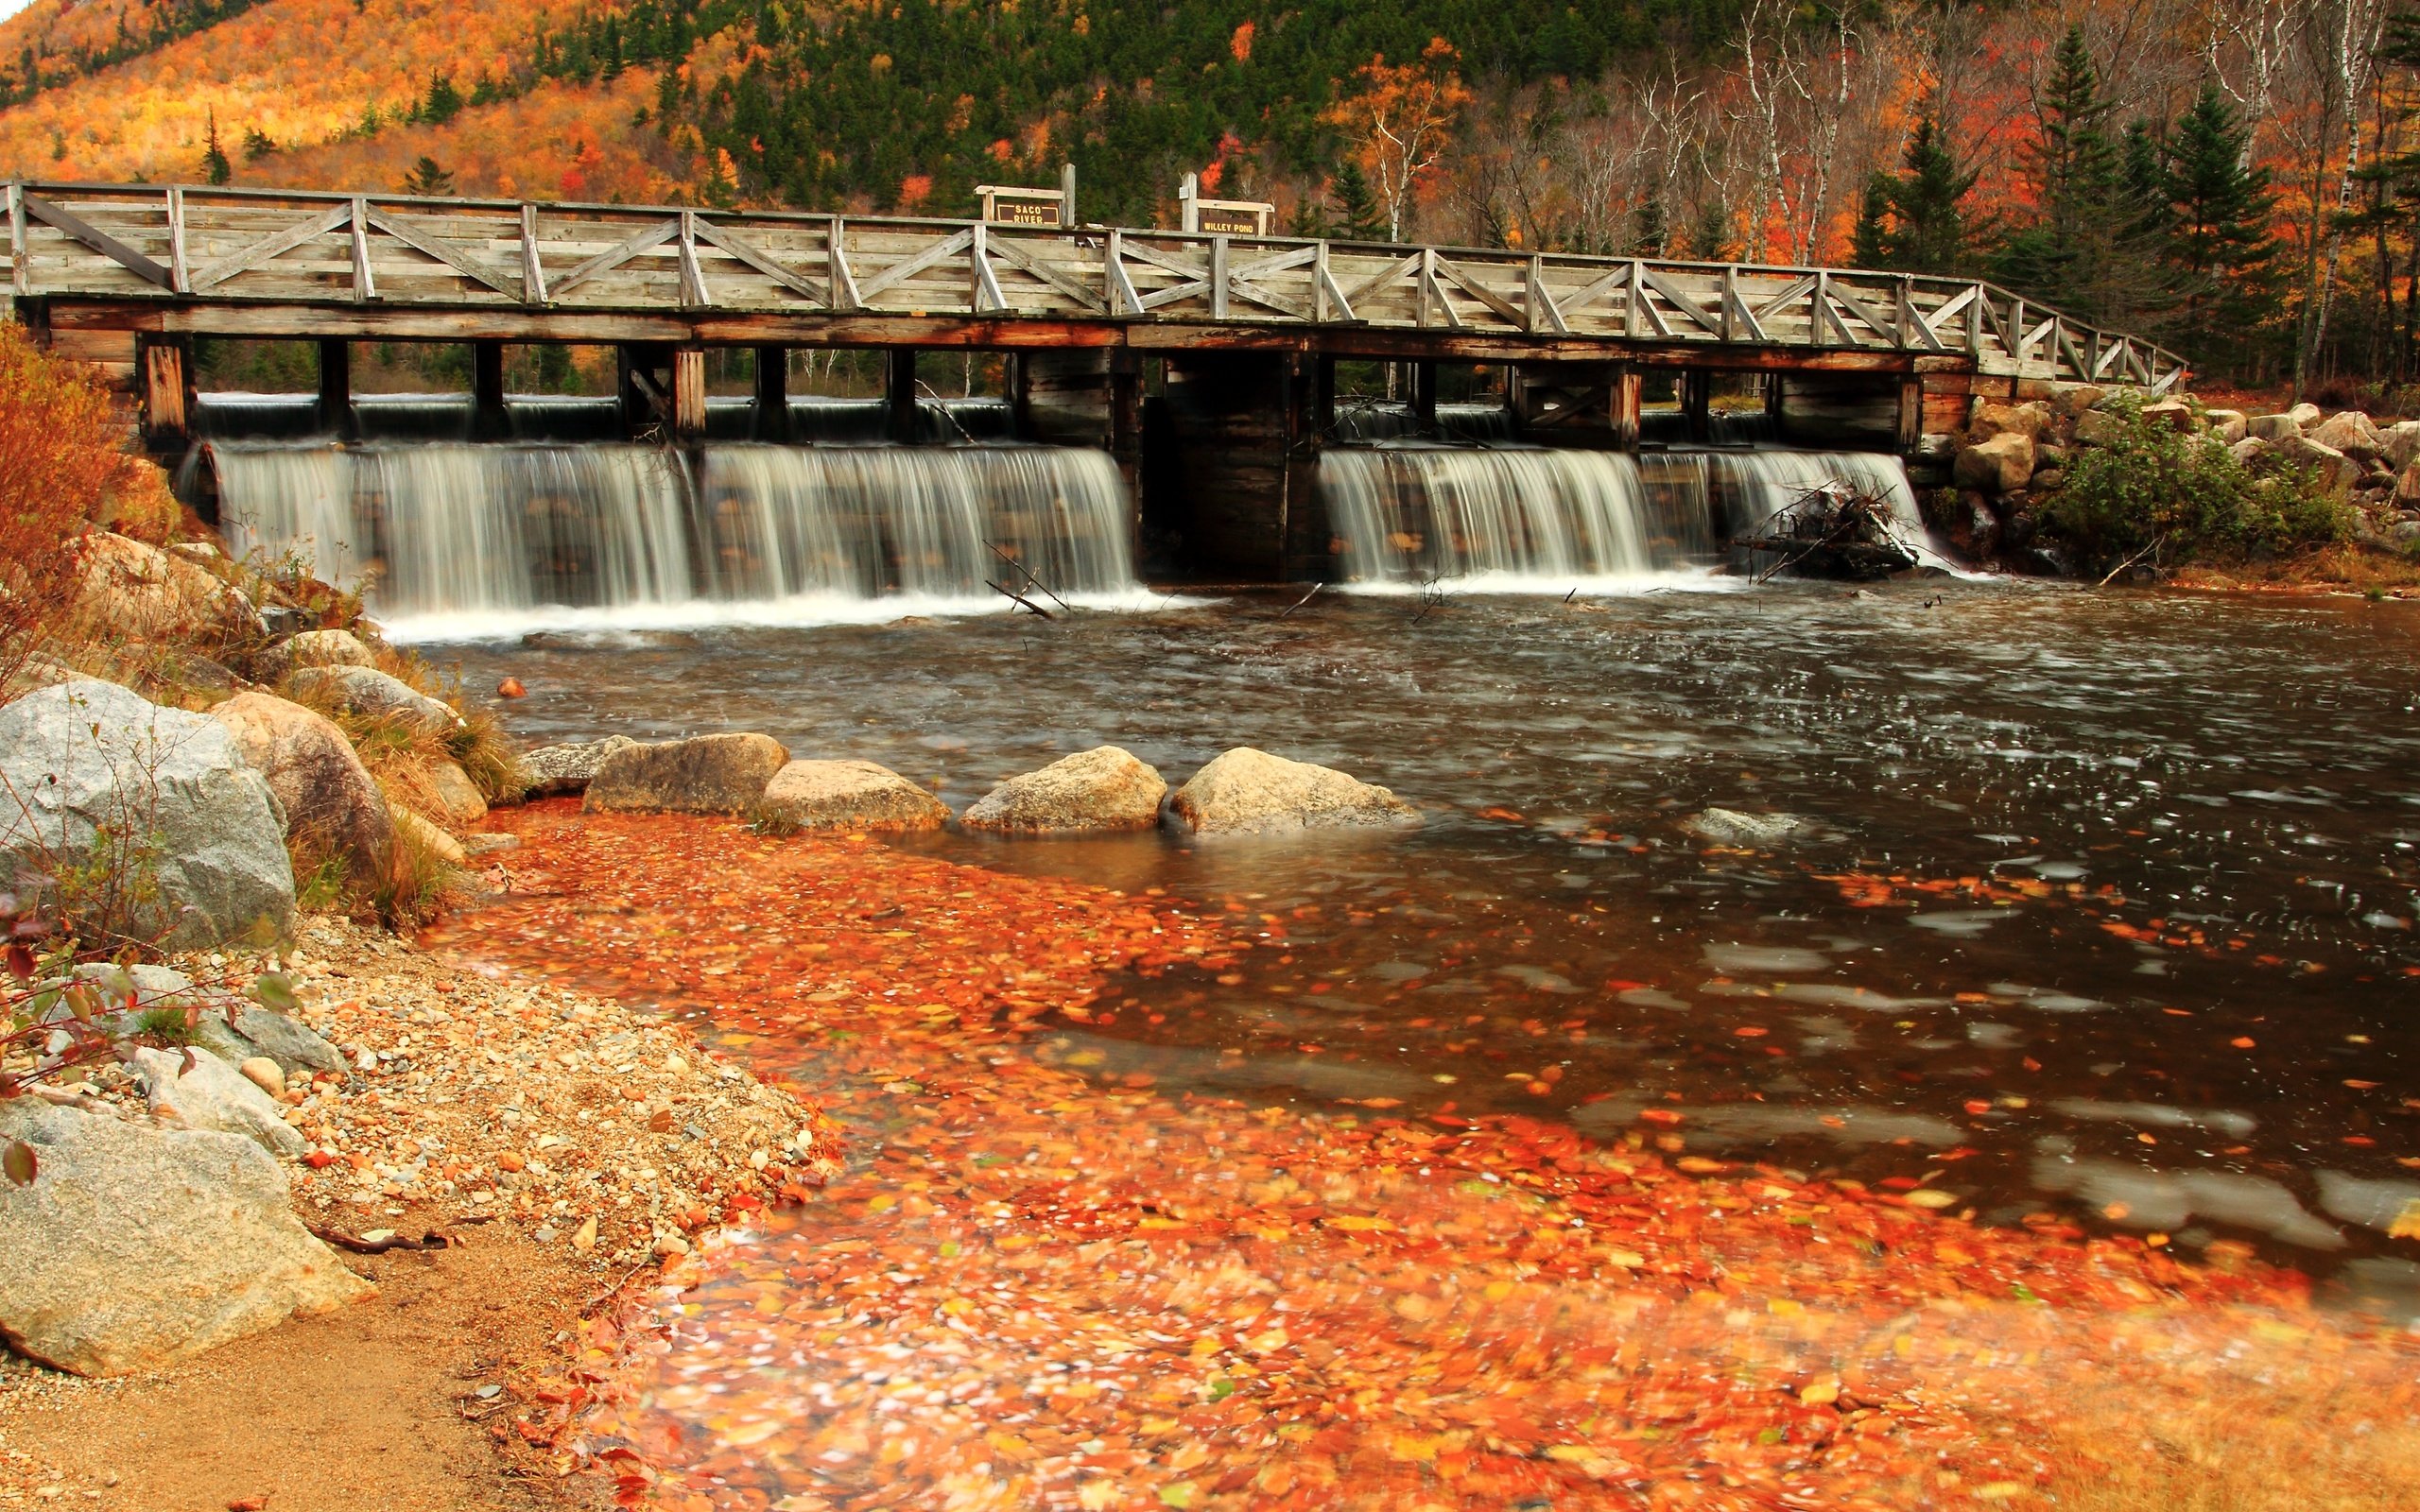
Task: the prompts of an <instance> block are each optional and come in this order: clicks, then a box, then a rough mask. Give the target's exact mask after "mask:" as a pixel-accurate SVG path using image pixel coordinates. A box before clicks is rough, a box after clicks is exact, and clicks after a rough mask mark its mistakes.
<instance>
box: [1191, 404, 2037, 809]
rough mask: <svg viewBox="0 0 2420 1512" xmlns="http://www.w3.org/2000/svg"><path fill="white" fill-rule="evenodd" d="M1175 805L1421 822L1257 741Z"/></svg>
mask: <svg viewBox="0 0 2420 1512" xmlns="http://www.w3.org/2000/svg"><path fill="white" fill-rule="evenodd" d="M2016 439H2018V440H2023V439H2024V438H2023V437H2018V438H2016ZM2029 444H2030V443H2029ZM1169 810H1170V813H1171V814H1172V815H1173V816H1174V817H1175V819H1176V822H1177V823H1179V824H1181V825H1183V826H1184V827H1185V828H1186V829H1189V830H1191V831H1193V832H1194V833H1197V834H1278V833H1287V832H1289V831H1298V830H1341V829H1403V828H1407V827H1409V826H1413V825H1417V824H1418V823H1419V822H1420V811H1419V810H1418V809H1416V808H1413V807H1412V806H1411V805H1410V804H1409V803H1407V802H1405V801H1404V800H1403V799H1399V798H1397V797H1395V796H1394V795H1393V794H1392V793H1390V792H1388V791H1387V790H1386V789H1385V788H1383V787H1376V786H1373V785H1372V784H1370V783H1368V782H1357V781H1356V780H1355V779H1353V778H1351V777H1348V776H1346V775H1345V774H1344V773H1342V772H1340V771H1337V770H1336V769H1335V768H1333V767H1328V766H1315V765H1312V764H1310V763H1309V762H1291V761H1288V760H1287V759H1286V758H1284V757H1283V756H1271V754H1269V752H1267V751H1265V750H1254V749H1253V747H1250V746H1238V747H1236V748H1235V749H1233V750H1230V751H1226V752H1223V753H1222V754H1220V755H1219V756H1218V757H1217V758H1216V759H1214V760H1213V761H1212V762H1211V763H1210V764H1209V765H1206V766H1204V767H1202V768H1201V770H1200V771H1198V772H1196V773H1194V774H1193V780H1192V781H1191V782H1187V783H1185V784H1184V786H1183V787H1181V788H1179V789H1177V794H1176V799H1175V800H1174V801H1173V802H1172V803H1171V804H1170V805H1169Z"/></svg>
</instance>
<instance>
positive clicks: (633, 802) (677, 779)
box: [580, 735, 790, 814]
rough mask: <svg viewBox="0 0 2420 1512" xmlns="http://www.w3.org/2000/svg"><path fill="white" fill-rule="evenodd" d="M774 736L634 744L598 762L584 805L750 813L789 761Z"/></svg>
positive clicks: (627, 810)
mask: <svg viewBox="0 0 2420 1512" xmlns="http://www.w3.org/2000/svg"><path fill="white" fill-rule="evenodd" d="M789 759H790V753H789V750H788V748H787V747H785V746H783V744H782V743H781V742H780V741H778V740H775V739H773V738H772V737H771V736H769V735H698V736H693V737H692V738H690V739H688V740H667V741H661V742H658V743H657V744H654V745H650V746H640V745H632V746H626V747H623V748H622V749H620V750H617V751H615V752H614V753H613V754H612V755H610V756H608V757H606V758H605V760H604V761H603V762H601V763H599V764H598V765H597V768H596V776H595V777H594V778H592V779H591V780H590V781H589V784H588V796H587V797H586V798H585V799H582V800H581V802H580V807H581V808H582V809H584V810H586V811H588V812H589V813H592V814H746V813H748V812H749V811H750V810H752V809H753V808H755V807H756V804H757V800H758V799H762V798H763V797H764V796H765V785H766V784H767V783H768V782H771V781H772V780H773V774H774V773H775V772H778V771H780V770H781V769H782V767H783V766H784V765H787V763H788V761H789Z"/></svg>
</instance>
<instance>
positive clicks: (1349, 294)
mask: <svg viewBox="0 0 2420 1512" xmlns="http://www.w3.org/2000/svg"><path fill="white" fill-rule="evenodd" d="M1424 256H1426V254H1425V253H1422V252H1413V253H1411V254H1410V255H1409V256H1408V257H1405V258H1403V259H1402V260H1401V261H1399V262H1396V263H1393V264H1391V265H1389V266H1388V267H1387V268H1386V269H1385V270H1384V271H1383V272H1378V273H1374V274H1372V275H1371V276H1370V277H1368V278H1365V279H1363V280H1362V281H1361V282H1360V283H1356V284H1354V285H1353V286H1352V287H1351V288H1349V289H1347V290H1345V293H1344V302H1345V303H1346V304H1358V303H1360V302H1361V300H1362V298H1363V297H1364V296H1366V295H1370V294H1374V293H1376V292H1377V291H1378V290H1380V289H1382V288H1384V287H1386V286H1387V285H1388V284H1390V283H1393V282H1394V281H1395V280H1397V279H1399V278H1401V277H1403V276H1404V275H1405V274H1406V273H1415V272H1417V271H1418V270H1419V268H1420V266H1421V260H1422V258H1423V257H1424Z"/></svg>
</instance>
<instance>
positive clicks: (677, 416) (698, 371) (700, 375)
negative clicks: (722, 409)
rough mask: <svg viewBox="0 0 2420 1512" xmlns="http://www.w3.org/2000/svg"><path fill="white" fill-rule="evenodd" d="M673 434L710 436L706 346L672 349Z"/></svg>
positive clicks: (689, 438)
mask: <svg viewBox="0 0 2420 1512" xmlns="http://www.w3.org/2000/svg"><path fill="white" fill-rule="evenodd" d="M672 435H673V438H674V439H676V440H680V441H683V442H686V441H701V440H704V439H705V438H706V349H705V348H703V347H675V348H673V349H672Z"/></svg>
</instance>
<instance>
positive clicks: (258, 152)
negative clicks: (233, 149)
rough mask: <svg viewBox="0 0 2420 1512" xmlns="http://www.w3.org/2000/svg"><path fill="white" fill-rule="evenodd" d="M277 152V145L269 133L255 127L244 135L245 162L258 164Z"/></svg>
mask: <svg viewBox="0 0 2420 1512" xmlns="http://www.w3.org/2000/svg"><path fill="white" fill-rule="evenodd" d="M276 150H277V144H276V143H275V142H274V141H272V140H271V139H270V137H269V134H268V132H267V131H264V130H262V129H260V128H259V127H257V126H255V127H253V128H251V129H250V130H248V131H246V132H245V133H244V161H245V162H246V163H258V162H260V161H261V159H263V158H265V157H268V155H269V154H270V153H272V152H275V151H276Z"/></svg>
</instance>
